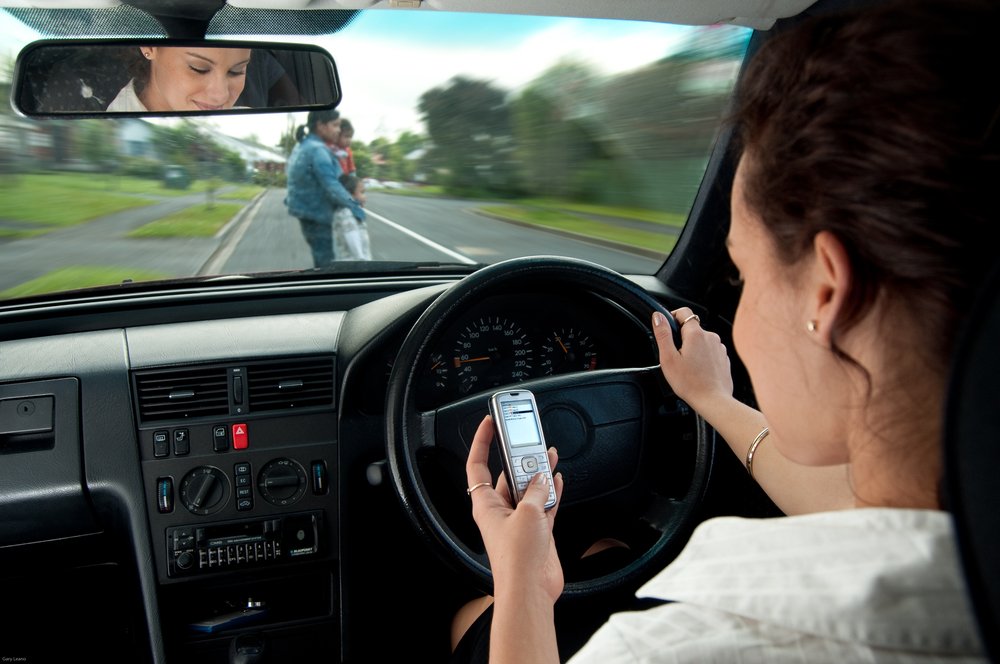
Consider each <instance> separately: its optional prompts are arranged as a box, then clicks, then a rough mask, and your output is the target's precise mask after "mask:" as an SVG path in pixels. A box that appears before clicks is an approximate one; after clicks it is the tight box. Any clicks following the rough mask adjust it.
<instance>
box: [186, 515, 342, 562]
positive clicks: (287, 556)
mask: <svg viewBox="0 0 1000 664" xmlns="http://www.w3.org/2000/svg"><path fill="white" fill-rule="evenodd" d="M322 533H323V513H322V512H319V511H316V512H303V513H300V514H292V515H287V516H280V517H274V518H269V519H254V520H248V521H232V522H226V523H215V524H211V525H205V526H178V527H173V528H167V573H168V574H169V575H170V576H183V575H189V574H197V573H203V572H221V571H230V570H233V569H240V568H244V567H250V566H254V565H267V564H270V563H275V562H283V561H288V560H291V559H293V558H299V557H303V556H314V555H316V554H318V553H319V551H320V541H321V539H322V537H321V536H322Z"/></svg>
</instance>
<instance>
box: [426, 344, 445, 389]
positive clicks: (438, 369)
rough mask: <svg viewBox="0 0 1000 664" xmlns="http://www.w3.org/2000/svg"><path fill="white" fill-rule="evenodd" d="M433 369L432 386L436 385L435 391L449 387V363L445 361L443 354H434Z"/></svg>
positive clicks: (431, 368)
mask: <svg viewBox="0 0 1000 664" xmlns="http://www.w3.org/2000/svg"><path fill="white" fill-rule="evenodd" d="M430 364H431V367H430V369H429V371H430V374H431V381H432V383H431V384H432V385H434V389H435V390H443V389H445V388H447V387H448V361H447V360H445V359H444V357H443V356H442V355H441V353H434V354H433V355H431V363H430Z"/></svg>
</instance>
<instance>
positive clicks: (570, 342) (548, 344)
mask: <svg viewBox="0 0 1000 664" xmlns="http://www.w3.org/2000/svg"><path fill="white" fill-rule="evenodd" d="M596 368H597V347H596V346H595V345H594V342H593V341H592V340H591V338H590V337H589V336H588V335H587V334H585V333H584V332H583V331H582V330H576V329H574V328H569V329H565V328H563V329H559V330H555V331H553V332H551V333H549V335H548V336H547V337H545V341H544V342H543V343H542V348H541V362H540V363H539V369H540V370H541V372H542V375H545V376H550V375H552V374H561V373H568V372H571V371H592V370H594V369H596Z"/></svg>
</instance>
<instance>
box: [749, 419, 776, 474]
mask: <svg viewBox="0 0 1000 664" xmlns="http://www.w3.org/2000/svg"><path fill="white" fill-rule="evenodd" d="M769 433H771V431H770V429H768V428H767V427H764V428H763V429H761V430H760V433H759V434H757V437H756V438H754V439H753V442H752V443H750V448H749V449H748V450H747V463H746V465H747V472H748V473H750V477H751V478H752V479H756V478H754V476H753V455H754V453H755V452H756V451H757V446H758V445H760V441H762V440H764V439H765V438H767V434H769Z"/></svg>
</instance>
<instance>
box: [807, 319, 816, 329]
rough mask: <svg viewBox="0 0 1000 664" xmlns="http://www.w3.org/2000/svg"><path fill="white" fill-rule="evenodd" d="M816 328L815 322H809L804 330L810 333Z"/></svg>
mask: <svg viewBox="0 0 1000 664" xmlns="http://www.w3.org/2000/svg"><path fill="white" fill-rule="evenodd" d="M817 327H818V326H817V324H816V321H814V320H811V321H809V322H808V323H806V329H807V330H809V331H810V332H815V331H816V329H817Z"/></svg>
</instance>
